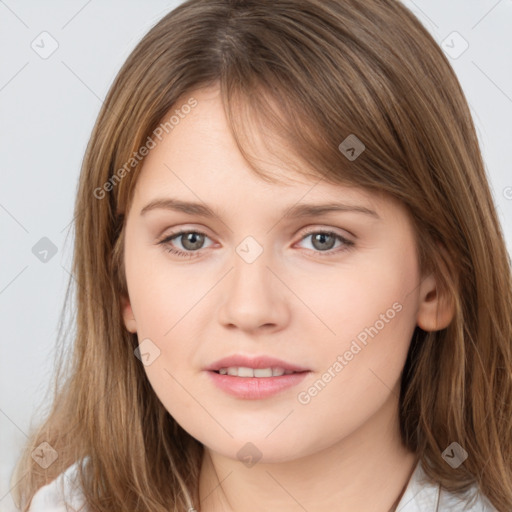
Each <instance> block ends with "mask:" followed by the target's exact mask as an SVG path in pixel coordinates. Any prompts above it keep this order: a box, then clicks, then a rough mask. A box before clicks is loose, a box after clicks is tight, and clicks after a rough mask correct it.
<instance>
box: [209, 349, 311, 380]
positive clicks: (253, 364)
mask: <svg viewBox="0 0 512 512" xmlns="http://www.w3.org/2000/svg"><path fill="white" fill-rule="evenodd" d="M230 366H245V367H246V368H283V369H284V370H291V371H293V372H305V371H308V368H304V367H302V366H297V365H295V364H291V363H287V362H286V361H282V360H281V359H276V358H274V357H268V356H255V357H248V356H242V355H236V354H235V355H233V356H229V357H224V358H222V359H219V360H218V361H215V362H214V363H212V364H211V365H209V366H207V367H206V368H204V369H205V370H210V371H218V370H219V369H220V368H229V367H230ZM269 378H271V377H269Z"/></svg>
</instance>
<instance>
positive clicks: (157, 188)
mask: <svg viewBox="0 0 512 512" xmlns="http://www.w3.org/2000/svg"><path fill="white" fill-rule="evenodd" d="M191 98H193V99H194V100H195V102H196V105H195V106H194V108H191V109H188V108H182V107H183V105H187V104H188V103H190V99H191ZM171 115H172V116H174V122H175V124H173V125H172V128H169V126H168V127H167V128H168V130H166V131H164V132H163V133H162V135H161V140H156V146H155V147H154V148H153V149H151V150H150V151H149V153H148V155H147V156H146V157H145V160H144V162H143V165H142V168H141V170H140V171H139V175H138V177H137V183H136V189H135V197H134V199H135V201H136V202H138V203H139V206H140V203H141V202H142V201H144V202H145V203H147V202H148V200H150V199H155V198H156V197H157V196H158V197H162V196H169V197H180V198H183V199H186V200H191V201H195V202H197V201H199V202H200V201H206V200H207V201H208V202H209V203H210V202H212V201H213V203H222V204H223V205H224V207H229V205H233V206H235V205H236V206H243V205H244V204H246V205H247V206H249V205H250V204H251V202H253V201H255V202H257V203H259V204H260V205H265V206H266V207H267V208H271V207H273V206H274V205H281V204H283V203H286V204H293V203H297V202H299V201H308V202H314V201H334V200H337V201H339V200H343V201H344V202H346V203H347V204H350V202H353V203H355V202H359V203H361V202H362V201H363V202H364V203H365V206H366V207H367V208H369V209H375V208H377V204H378V203H379V202H381V201H382V200H383V199H385V198H384V197H383V195H382V194H377V193H376V192H370V191H368V190H364V189H362V188H360V187H354V186H350V185H348V184H344V183H343V182H342V181H341V179H340V182H339V183H333V182H332V181H331V182H328V181H327V180H326V179H325V177H324V176H322V174H321V173H320V172H319V171H318V170H315V169H312V168H307V166H305V164H304V162H301V161H300V160H299V159H297V158H296V157H295V156H294V155H293V154H292V153H291V152H288V153H287V161H286V162H283V161H282V160H280V159H278V158H277V157H276V156H275V154H274V153H273V152H272V150H271V148H270V149H269V147H268V144H266V142H265V140H266V139H264V138H263V137H262V136H261V133H259V132H258V130H257V129H256V127H255V126H250V125H248V126H247V127H246V128H247V133H248V135H249V136H250V137H251V148H252V149H253V154H256V156H257V159H258V166H259V167H260V168H261V169H262V170H263V171H264V173H265V179H263V178H262V177H260V176H258V175H257V174H256V173H255V172H254V171H253V169H252V168H251V166H250V164H249V163H248V162H247V160H245V158H244V157H243V155H242V154H241V153H240V151H239V149H238V147H237V144H236V141H235V140H234V138H233V135H232V133H231V130H230V128H229V125H228V121H227V119H226V115H225V112H224V107H223V104H222V100H221V96H220V91H219V89H218V88H217V87H211V88H209V89H199V90H195V91H193V92H191V93H188V94H185V95H183V96H182V97H181V98H180V99H179V100H178V101H177V102H176V103H175V105H174V106H173V107H172V109H171V110H170V111H169V112H168V114H166V116H164V118H163V119H164V121H165V120H166V119H168V118H169V117H170V116H171ZM248 121H249V120H248ZM244 128H245V127H244ZM267 178H268V179H267ZM139 211H140V209H139Z"/></svg>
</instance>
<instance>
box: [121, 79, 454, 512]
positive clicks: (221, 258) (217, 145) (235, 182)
mask: <svg viewBox="0 0 512 512" xmlns="http://www.w3.org/2000/svg"><path fill="white" fill-rule="evenodd" d="M193 96H194V97H195V98H196V99H197V100H198V105H197V106H196V107H195V108H194V109H193V110H192V111H191V112H190V114H188V115H187V116H185V118H184V119H181V120H180V122H179V124H178V125H176V126H175V127H174V129H173V130H172V131H171V132H170V133H169V134H167V135H165V136H164V138H163V140H162V142H159V143H158V145H157V146H156V147H155V148H154V149H152V150H151V151H150V153H149V154H148V156H147V157H146V159H145V161H144V165H143V169H142V172H141V174H140V177H139V178H138V182H137V185H136V189H135V194H134V198H133V202H132V204H131V207H130V210H129V212H128V217H127V223H126V238H125V265H126V266H125V268H126V278H127V283H128V292H129V297H125V298H123V318H124V322H125V326H126V328H127V329H128V330H129V331H130V332H136V333H137V335H138V339H139V342H142V340H144V339H146V338H149V339H150V340H151V341H152V343H154V345H156V346H157V347H158V348H159V350H160V355H159V356H158V357H157V358H156V359H155V360H154V361H153V362H152V363H151V364H149V365H147V366H145V367H144V368H145V371H146V374H147V377H148V379H149V381H150V383H151V385H152V387H153V389H154V391H155V393H156V394H157V396H158V397H159V399H160V400H161V402H162V403H163V405H164V406H165V407H166V409H167V410H168V411H169V413H170V414H171V415H172V416H173V417H174V418H175V419H176V421H177V422H178V423H179V424H180V425H181V426H182V427H183V428H184V429H185V430H186V431H187V432H189V433H190V434H191V435H192V436H194V437H195V438H196V439H198V440H199V441H200V442H201V443H202V444H203V445H204V446H205V457H204V459H203V465H202V469H201V476H200V498H201V503H200V507H201V510H202V511H207V512H211V511H221V510H222V511H237V512H248V511H261V510H281V511H284V512H287V511H303V510H304V509H306V510H308V511H309V512H312V511H325V510H336V511H338V512H345V511H351V512H352V511H354V510H358V511H359V512H365V511H368V512H370V511H371V512H376V511H377V512H378V511H381V512H388V511H389V510H392V509H393V508H394V506H396V504H397V503H398V500H399V498H400V496H401V494H402V492H403V490H404V488H405V486H406V484H407V482H408V480H409V477H410V475H411V473H412V471H413V470H414V467H415V465H416V462H417V458H416V456H415V455H414V454H412V453H410V452H408V451H407V450H406V449H405V448H404V447H403V446H402V443H401V441H400V435H399V424H398V396H399V385H400V377H401V371H402V369H403V366H404V363H405V359H406V355H407V351H408V348H409V344H410V340H411V336H412V333H413V331H414V328H415V326H416V325H419V326H420V327H422V328H423V329H425V330H436V329H442V328H444V327H446V326H447V325H448V323H449V322H450V320H451V318H452V316H453V307H452V305H451V304H450V303H448V301H447V300H446V299H445V298H443V297H442V296H440V295H439V294H438V293H437V291H436V281H435V278H434V277H433V276H432V275H430V276H422V275H421V272H420V269H419V267H418V260H417V254H416V246H415V240H414V231H413V228H412V224H411V222H410V219H409V216H408V214H407V212H406V210H405V209H404V207H403V206H402V205H401V204H399V203H398V202H396V201H394V200H392V199H390V198H386V197H383V196H380V195H377V194H374V193H373V194H370V193H368V192H366V191H364V190H361V189H356V188H353V187H347V186H341V185H333V184H330V183H327V182H325V181H324V180H321V181H319V180H312V179H309V178H305V177H301V176H299V175H298V174H294V173H292V172H291V171H290V170H289V169H286V167H285V166H284V165H281V166H280V165H279V163H278V162H275V161H272V157H271V155H269V154H263V153H262V155H260V156H263V157H265V158H266V159H267V160H268V161H269V169H270V166H271V164H270V162H273V165H274V167H273V168H274V174H275V176H278V177H279V178H280V180H281V182H280V183H278V184H272V183H268V182H265V181H264V180H262V179H261V178H259V177H258V176H257V175H255V174H254V173H253V172H252V171H251V169H250V168H249V165H248V164H247V162H246V161H245V160H244V159H243V158H242V156H241V154H240V153H239V151H238V150H237V147H236V144H235V142H234V140H233V139H232V137H231V135H230V132H229V129H228V126H227V123H226V119H225V116H224V112H223V109H222V104H221V100H220V97H219V91H218V89H216V88H211V89H207V90H206V89H202V90H199V91H195V92H194V95H193ZM188 97H189V96H187V98H188ZM187 98H185V99H184V100H183V102H178V105H179V104H181V103H185V101H186V99H187ZM261 151H262V152H263V151H264V149H262V150H261ZM340 158H343V157H342V156H340ZM315 183H316V185H315ZM313 185H315V186H314V187H313ZM162 197H174V198H179V199H181V200H183V201H195V202H200V203H202V204H203V203H206V204H207V205H209V206H210V207H211V208H212V209H214V210H215V211H216V212H218V213H219V215H220V216H221V217H220V219H217V218H205V217H201V216H200V215H198V214H187V213H184V212H177V211H172V210H166V209H154V210H151V211H148V212H146V213H145V214H144V215H141V210H142V208H143V207H144V206H145V205H147V204H148V203H149V202H150V201H152V200H153V199H155V198H162ZM330 201H338V202H343V203H346V204H350V205H357V206H362V207H365V208H368V209H371V210H373V211H375V212H376V213H377V215H378V216H373V215H369V214H364V213H360V212H353V211H351V212H330V213H325V214H322V215H321V216H317V217H307V218H298V217H295V218H291V219H285V218H284V217H283V212H284V211H285V209H286V208H288V207H290V206H293V205H296V204H297V203H298V202H300V203H301V204H302V203H308V204H310V203H311V204H318V203H325V202H330ZM179 229H187V230H189V231H192V232H194V231H199V232H202V233H205V235H206V238H205V239H204V243H203V245H202V246H201V243H200V242H197V240H196V241H195V244H196V245H195V246H194V245H193V244H190V243H188V245H187V239H186V238H185V237H181V238H180V237H177V238H174V240H172V241H169V242H168V243H167V245H166V246H164V245H162V244H159V243H158V242H159V241H160V240H162V239H164V238H166V237H167V236H169V235H171V234H172V233H174V232H176V231H178V230H179ZM310 230H311V231H313V230H316V231H318V230H330V231H333V232H335V233H336V234H339V235H341V236H342V237H345V238H346V239H348V240H349V241H352V242H353V243H354V245H352V246H345V245H344V243H343V242H341V241H340V240H339V239H335V240H336V241H335V242H333V241H332V239H328V240H327V245H325V244H326V242H325V241H324V246H322V245H319V244H318V243H317V244H314V243H313V238H314V236H308V232H310ZM247 236H252V237H253V238H254V239H255V240H256V241H257V242H258V244H259V245H260V246H261V247H262V248H263V252H262V253H261V254H260V255H259V257H257V258H256V260H255V261H254V262H252V263H247V262H246V261H244V259H242V258H241V257H240V256H239V254H238V253H237V252H236V248H237V246H238V245H239V244H240V242H242V240H244V239H245V237H247ZM317 237H318V235H317ZM329 243H331V245H329ZM332 244H334V246H333V245H332ZM191 246H192V249H190V247H191ZM171 247H174V248H176V249H178V250H182V251H186V250H187V248H188V249H189V252H194V247H199V249H197V248H196V249H195V251H196V253H195V254H196V255H195V256H194V257H191V258H184V257H180V256H177V255H173V254H171V253H169V252H167V249H169V248H171ZM331 247H332V248H331ZM340 247H341V248H342V249H343V250H341V251H339V252H336V251H337V250H338V249H339V248H340ZM322 248H323V249H322ZM328 253H330V254H328ZM395 303H398V304H400V305H401V310H400V312H397V313H396V315H395V316H394V318H393V319H391V320H389V321H388V322H386V323H385V327H384V328H382V329H381V330H379V332H378V334H377V335H376V336H375V337H373V338H369V341H368V343H367V345H366V346H363V348H362V350H361V351H360V352H358V353H357V355H355V356H354V357H353V359H352V360H350V361H349V362H348V363H347V364H346V366H344V368H343V370H342V371H340V372H339V373H337V374H336V377H335V378H332V379H331V381H330V382H329V383H328V384H327V385H326V386H325V387H324V388H323V389H322V390H321V392H319V393H318V394H317V395H316V396H314V397H312V398H311V400H310V401H309V403H307V404H304V403H300V402H299V401H298V398H297V395H298V393H299V392H301V391H304V390H307V389H308V388H309V387H310V386H311V385H312V384H313V383H314V382H315V381H318V379H319V378H321V377H322V375H323V374H324V373H325V372H326V371H327V369H328V368H329V367H332V365H333V363H334V362H335V361H336V360H337V357H338V355H340V354H344V353H345V352H346V350H348V349H349V348H350V344H351V342H352V340H354V339H355V338H356V336H357V335H358V334H359V333H361V332H362V331H363V330H364V329H365V327H369V326H371V325H374V324H375V323H376V321H377V320H379V319H380V318H382V317H381V316H380V315H381V314H384V313H385V312H386V311H387V310H389V308H391V307H392V305H393V304H395ZM232 354H244V355H256V354H266V355H270V356H273V357H277V358H280V359H283V360H285V361H288V362H291V363H295V364H298V365H300V366H303V367H306V368H308V369H310V370H311V372H310V373H309V374H308V375H307V376H306V378H305V379H304V380H303V381H302V382H301V383H300V384H299V385H298V386H295V387H293V388H291V389H288V390H285V391H282V392H280V393H279V394H277V395H274V396H272V397H269V398H265V399H261V400H246V399H243V398H236V397H233V396H230V395H227V394H226V393H225V392H224V391H222V390H220V389H219V388H217V387H216V386H214V385H213V384H212V382H211V380H210V378H209V375H207V373H206V372H205V371H203V368H204V367H205V366H206V365H208V364H211V363H212V362H214V361H215V360H218V359H220V358H221V357H225V356H228V355H232ZM247 442H251V443H253V445H254V446H256V447H257V449H258V451H259V452H260V453H261V459H260V460H259V461H258V462H257V463H256V464H255V465H252V466H251V467H249V466H248V465H246V464H244V462H243V461H241V460H240V459H239V458H238V456H237V452H238V451H239V450H240V449H241V448H242V447H243V446H244V445H245V444H246V443H247ZM219 481H222V484H221V485H219ZM195 506H196V508H199V507H198V504H195Z"/></svg>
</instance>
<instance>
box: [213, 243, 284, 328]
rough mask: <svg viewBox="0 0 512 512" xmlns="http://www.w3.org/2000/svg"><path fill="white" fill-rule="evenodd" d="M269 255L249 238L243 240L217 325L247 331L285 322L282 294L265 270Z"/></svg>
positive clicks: (229, 277) (239, 246)
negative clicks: (228, 325) (232, 326)
mask: <svg viewBox="0 0 512 512" xmlns="http://www.w3.org/2000/svg"><path fill="white" fill-rule="evenodd" d="M272 261H273V258H272V255H271V251H270V250H267V249H266V248H264V247H263V246H262V245H261V244H260V243H258V242H257V241H256V240H255V239H254V238H253V237H246V239H244V240H243V241H242V242H241V243H240V244H239V245H238V246H237V247H236V254H234V255H233V267H234V268H233V270H232V271H231V272H230V273H229V276H228V280H227V284H226V287H225V289H224V292H225V296H224V297H223V298H222V300H221V309H220V321H221V322H222V323H223V324H225V325H226V324H233V325H236V326H238V327H240V328H242V329H246V330H251V329H255V328H258V327H259V326H262V325H268V324H273V325H274V326H276V325H281V324H282V323H283V322H285V321H286V318H287V307H286V305H285V303H284V300H285V296H284V294H283V293H282V291H283V290H279V286H276V285H278V283H275V282H272V280H273V279H275V278H274V276H273V274H272V272H271V271H270V270H269V269H268V268H267V266H269V267H272Z"/></svg>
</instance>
